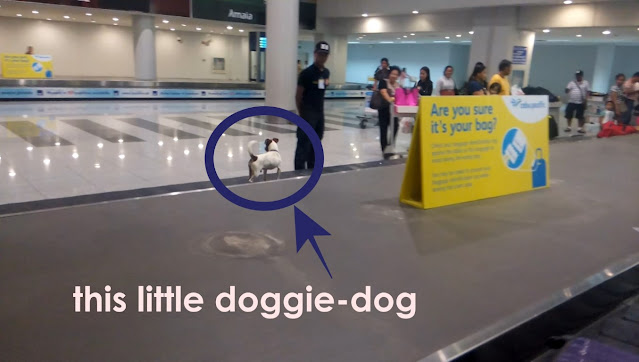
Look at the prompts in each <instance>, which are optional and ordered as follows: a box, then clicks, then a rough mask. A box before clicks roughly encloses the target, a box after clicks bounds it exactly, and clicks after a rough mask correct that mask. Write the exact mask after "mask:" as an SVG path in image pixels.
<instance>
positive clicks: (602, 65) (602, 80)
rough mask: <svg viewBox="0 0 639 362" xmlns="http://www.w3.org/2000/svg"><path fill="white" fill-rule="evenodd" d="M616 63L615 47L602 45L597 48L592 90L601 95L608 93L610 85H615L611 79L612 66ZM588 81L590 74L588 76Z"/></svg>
mask: <svg viewBox="0 0 639 362" xmlns="http://www.w3.org/2000/svg"><path fill="white" fill-rule="evenodd" d="M614 61H615V45H614V44H602V45H599V46H597V58H596V60H595V73H594V74H593V75H592V90H593V91H595V92H600V93H608V91H609V90H610V85H611V84H612V83H613V82H612V79H610V78H611V77H612V76H613V74H612V66H613V63H614ZM585 78H586V79H588V78H589V77H588V74H586V77H585Z"/></svg>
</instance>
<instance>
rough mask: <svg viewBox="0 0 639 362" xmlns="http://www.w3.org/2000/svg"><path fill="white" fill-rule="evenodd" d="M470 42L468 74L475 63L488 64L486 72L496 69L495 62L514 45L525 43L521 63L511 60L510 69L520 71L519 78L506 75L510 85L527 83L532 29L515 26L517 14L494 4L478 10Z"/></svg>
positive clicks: (510, 53) (507, 55)
mask: <svg viewBox="0 0 639 362" xmlns="http://www.w3.org/2000/svg"><path fill="white" fill-rule="evenodd" d="M473 32H474V34H473V43H472V45H471V48H470V57H469V61H468V75H469V76H470V74H472V72H473V68H474V67H475V63H477V62H483V63H484V64H485V65H486V67H487V68H488V76H489V77H492V75H493V74H495V73H497V71H498V70H499V62H501V61H502V60H503V59H508V60H510V61H513V62H514V63H516V62H515V59H513V51H514V50H515V47H525V52H526V57H525V58H524V59H521V60H522V63H525V64H513V71H523V79H515V78H514V77H513V75H511V76H510V82H511V85H514V84H518V85H519V86H520V87H522V88H523V87H525V86H527V85H528V79H529V78H530V64H531V62H532V55H533V50H534V47H535V33H534V32H532V31H524V30H520V29H518V28H517V14H516V11H515V10H514V9H511V8H497V9H496V10H491V11H485V10H482V11H479V13H478V14H477V17H476V18H475V26H474V27H473ZM520 49H521V48H520Z"/></svg>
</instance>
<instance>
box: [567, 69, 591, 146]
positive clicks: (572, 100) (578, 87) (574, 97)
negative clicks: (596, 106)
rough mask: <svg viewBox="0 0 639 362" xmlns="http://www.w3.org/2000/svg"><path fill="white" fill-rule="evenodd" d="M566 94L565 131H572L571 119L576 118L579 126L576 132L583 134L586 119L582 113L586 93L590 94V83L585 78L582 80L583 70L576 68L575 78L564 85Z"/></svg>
mask: <svg viewBox="0 0 639 362" xmlns="http://www.w3.org/2000/svg"><path fill="white" fill-rule="evenodd" d="M566 94H567V95H568V105H567V106H566V120H567V121H568V127H566V129H565V131H566V132H567V133H570V132H571V131H572V128H571V125H572V119H573V118H575V117H576V118H577V120H578V121H579V128H578V129H577V132H579V133H581V134H583V133H586V131H585V130H584V123H585V121H586V119H585V117H584V113H585V111H586V107H587V106H588V95H590V84H589V83H588V81H587V80H584V72H583V71H582V70H578V71H577V73H576V79H575V80H573V81H572V82H570V83H568V85H567V86H566Z"/></svg>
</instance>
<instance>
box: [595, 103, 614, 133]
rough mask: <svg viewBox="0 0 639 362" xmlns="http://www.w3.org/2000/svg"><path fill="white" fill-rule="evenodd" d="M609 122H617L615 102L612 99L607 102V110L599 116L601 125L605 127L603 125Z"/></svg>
mask: <svg viewBox="0 0 639 362" xmlns="http://www.w3.org/2000/svg"><path fill="white" fill-rule="evenodd" d="M608 122H615V124H617V121H616V120H615V104H614V103H613V102H612V101H608V102H606V111H605V112H604V115H603V116H601V117H599V125H600V126H602V127H603V125H604V124H606V123H608Z"/></svg>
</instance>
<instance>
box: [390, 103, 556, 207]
mask: <svg viewBox="0 0 639 362" xmlns="http://www.w3.org/2000/svg"><path fill="white" fill-rule="evenodd" d="M549 180H550V175H549V165H548V97H546V96H512V97H499V96H487V97H478V96H467V97H461V96H458V97H422V98H421V101H420V105H419V112H418V115H417V122H416V124H415V128H414V131H413V140H412V144H411V147H410V151H409V155H408V161H407V163H406V171H405V174H404V182H403V184H402V190H401V194H400V201H401V202H402V203H405V204H408V205H411V206H414V207H418V208H423V209H429V208H434V207H440V206H445V205H453V204H458V203H462V202H468V201H474V200H480V199H486V198H490V197H496V196H503V195H508V194H513V193H517V192H523V191H530V190H534V189H539V188H545V187H548V186H549Z"/></svg>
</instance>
